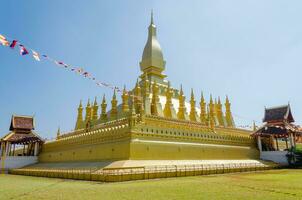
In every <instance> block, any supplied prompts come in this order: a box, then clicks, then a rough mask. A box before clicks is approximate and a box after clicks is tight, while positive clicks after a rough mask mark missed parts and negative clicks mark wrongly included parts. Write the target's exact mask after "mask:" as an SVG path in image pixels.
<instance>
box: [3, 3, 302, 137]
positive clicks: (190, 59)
mask: <svg viewBox="0 0 302 200" xmlns="http://www.w3.org/2000/svg"><path fill="white" fill-rule="evenodd" d="M1 7H2V9H1V12H0V18H1V24H0V34H3V35H6V36H8V37H11V38H16V39H18V40H20V41H22V42H23V43H25V44H26V45H28V46H30V47H31V48H33V49H35V50H37V51H39V52H41V53H46V54H48V55H49V56H51V57H53V58H56V59H58V60H62V61H64V62H66V63H68V64H72V65H75V66H82V67H84V68H85V69H87V71H90V72H92V73H93V74H94V75H95V76H96V77H97V78H98V79H99V80H102V81H104V82H108V83H112V84H114V85H117V86H123V85H124V84H126V86H128V88H129V87H132V86H133V85H134V83H135V81H136V78H137V77H138V75H139V74H140V70H139V61H140V59H141V54H142V51H143V48H144V45H145V42H146V39H147V27H148V25H149V22H150V10H151V9H152V8H153V10H154V20H155V24H156V25H157V28H158V39H159V41H160V44H161V46H162V49H163V53H164V57H165V60H166V62H167V64H166V71H165V73H166V74H167V75H168V79H169V80H170V81H171V84H172V86H174V87H179V85H180V84H183V87H184V90H185V94H186V95H187V96H188V95H189V94H190V88H194V91H195V94H196V97H197V99H198V100H199V94H200V92H201V91H203V92H204V94H205V96H206V97H207V99H208V98H209V95H210V94H213V96H216V97H217V96H221V97H223V99H224V96H225V95H226V94H228V95H229V97H230V100H231V102H232V109H233V113H234V115H235V121H236V122H237V124H252V120H253V119H254V120H257V121H261V119H262V117H263V109H264V106H267V107H269V106H276V105H282V104H287V103H288V102H290V104H291V106H292V110H293V114H294V117H295V119H296V121H297V123H298V124H301V120H302V105H301V102H302V97H301V95H300V92H301V84H300V75H301V72H302V69H301V66H302V56H301V54H302V26H301V18H302V12H301V10H302V1H298V0H296V1H295V0H292V1H283V0H266V1H263V0H245V1H242V0H229V1H224V0H214V1H213V0H196V1H190V0H189V1H173V0H165V1H160V0H158V1H155V0H154V1H135V0H131V1H123V0H119V1H118V0H117V1H100V0H89V1H79V0H64V1H60V0H52V1H38V0H27V1H3V2H2V3H1ZM4 8H5V9H4ZM0 66H1V74H2V76H1V78H0V92H1V98H0V108H1V109H0V110H1V111H0V134H1V135H3V134H5V133H6V132H7V131H8V128H9V122H10V117H11V115H12V114H24V115H35V117H36V129H37V132H39V133H40V135H42V136H43V137H48V138H51V137H54V136H55V133H56V130H57V128H58V126H60V127H61V129H62V130H63V131H69V130H71V129H73V127H74V124H75V120H76V108H77V106H78V104H79V101H80V99H83V101H84V102H85V104H86V101H87V99H88V98H91V99H93V98H94V97H95V96H97V97H98V99H99V101H100V100H101V96H102V95H103V94H104V93H105V94H106V95H107V97H111V96H112V91H111V90H109V89H106V88H98V87H96V86H95V85H94V84H93V83H92V82H91V81H89V80H87V79H84V78H81V77H80V76H77V75H75V74H73V73H71V72H67V71H65V70H63V69H60V68H58V67H56V66H55V65H53V64H52V63H50V62H48V61H41V62H36V61H35V60H33V59H32V58H31V57H30V56H23V57H22V56H20V55H19V53H18V51H17V50H14V51H13V50H11V49H9V48H7V47H3V46H0Z"/></svg>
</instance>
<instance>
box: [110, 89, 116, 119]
mask: <svg viewBox="0 0 302 200" xmlns="http://www.w3.org/2000/svg"><path fill="white" fill-rule="evenodd" d="M110 119H111V120H115V119H117V100H116V93H115V89H114V90H113V96H112V100H111V111H110Z"/></svg>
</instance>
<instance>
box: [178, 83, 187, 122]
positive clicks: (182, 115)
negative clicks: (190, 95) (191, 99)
mask: <svg viewBox="0 0 302 200" xmlns="http://www.w3.org/2000/svg"><path fill="white" fill-rule="evenodd" d="M185 99H186V97H185V96H184V93H183V90H182V85H180V91H179V96H178V102H179V107H178V112H177V118H178V119H180V120H185V113H186V107H185Z"/></svg>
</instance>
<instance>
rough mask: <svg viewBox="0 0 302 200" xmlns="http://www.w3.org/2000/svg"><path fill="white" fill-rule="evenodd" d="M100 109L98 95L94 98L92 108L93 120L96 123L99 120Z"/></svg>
mask: <svg viewBox="0 0 302 200" xmlns="http://www.w3.org/2000/svg"><path fill="white" fill-rule="evenodd" d="M98 110H99V105H98V102H97V99H96V97H95V98H94V103H93V109H92V121H93V123H95V122H96V121H97V120H98Z"/></svg>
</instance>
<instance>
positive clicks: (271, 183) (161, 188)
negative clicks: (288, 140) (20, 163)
mask: <svg viewBox="0 0 302 200" xmlns="http://www.w3.org/2000/svg"><path fill="white" fill-rule="evenodd" d="M0 199H1V200H2V199H3V200H6V199H85V200H86V199H101V200H106V199H110V200H112V199H140V200H143V199H165V200H166V199H190V200H193V199H261V200H264V199H282V200H284V199H302V170H270V171H265V172H255V173H241V174H239V173H238V174H224V175H211V176H195V177H182V178H168V179H155V180H144V181H131V182H120V183H100V182H89V181H74V180H63V179H51V178H42V177H41V178H40V177H29V176H16V175H0Z"/></svg>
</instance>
